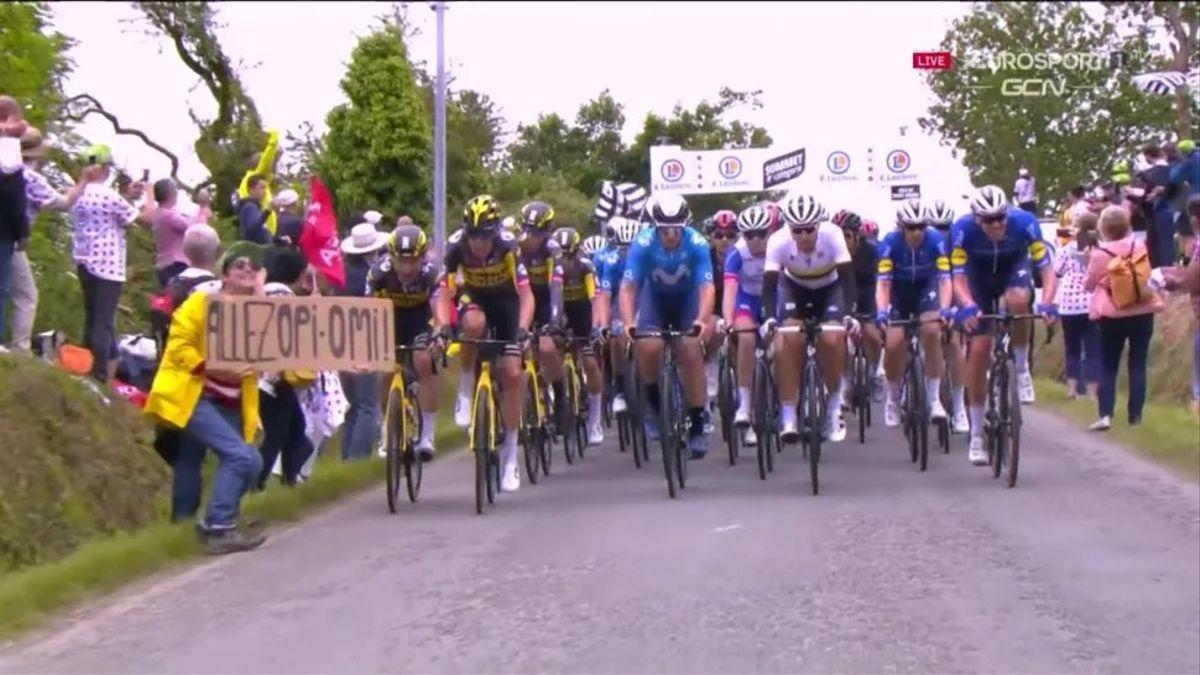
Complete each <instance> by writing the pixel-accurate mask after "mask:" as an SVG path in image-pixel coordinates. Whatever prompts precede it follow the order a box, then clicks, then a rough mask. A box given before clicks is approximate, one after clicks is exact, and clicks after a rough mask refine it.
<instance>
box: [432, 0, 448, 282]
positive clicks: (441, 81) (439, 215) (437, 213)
mask: <svg viewBox="0 0 1200 675" xmlns="http://www.w3.org/2000/svg"><path fill="white" fill-rule="evenodd" d="M432 9H433V11H434V12H436V13H437V82H435V83H434V92H433V242H434V248H435V249H436V250H437V252H438V256H439V258H440V257H441V256H442V255H443V254H444V253H445V249H446V60H445V56H446V50H445V24H446V3H445V2H444V1H443V0H438V1H437V2H434V3H433V5H432Z"/></svg>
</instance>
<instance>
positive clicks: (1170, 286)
mask: <svg viewBox="0 0 1200 675" xmlns="http://www.w3.org/2000/svg"><path fill="white" fill-rule="evenodd" d="M1188 218H1189V219H1190V220H1191V227H1192V231H1193V232H1195V231H1196V230H1197V229H1198V228H1200V194H1193V195H1192V197H1191V199H1189V200H1188ZM1165 277H1166V279H1165V281H1166V287H1167V290H1169V291H1183V292H1185V293H1189V294H1191V296H1192V312H1193V313H1194V319H1195V321H1196V323H1197V325H1198V326H1200V237H1193V238H1192V249H1191V260H1190V261H1189V262H1188V264H1187V267H1185V268H1179V267H1176V268H1174V269H1171V270H1168V271H1167V273H1166V274H1165ZM1192 333H1193V336H1192V412H1195V413H1200V330H1197V329H1194V330H1193V331H1192Z"/></svg>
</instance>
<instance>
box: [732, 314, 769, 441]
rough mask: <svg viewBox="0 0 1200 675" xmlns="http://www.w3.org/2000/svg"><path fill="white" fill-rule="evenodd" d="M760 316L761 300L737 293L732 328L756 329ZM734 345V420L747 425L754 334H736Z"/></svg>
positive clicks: (752, 371)
mask: <svg viewBox="0 0 1200 675" xmlns="http://www.w3.org/2000/svg"><path fill="white" fill-rule="evenodd" d="M761 315H762V299H761V298H759V297H757V296H753V295H747V294H743V293H742V292H741V291H738V298H737V309H736V310H735V311H734V317H733V327H734V328H735V329H737V330H744V329H754V328H758V317H760V316H761ZM736 344H737V388H738V409H737V413H736V414H735V415H734V418H735V419H736V420H738V421H739V422H740V423H745V424H749V422H750V400H751V398H752V396H751V394H750V387H751V386H752V385H753V384H754V346H755V335H754V333H738V335H737V343H736Z"/></svg>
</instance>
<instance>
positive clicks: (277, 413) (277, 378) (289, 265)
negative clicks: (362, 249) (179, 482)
mask: <svg viewBox="0 0 1200 675" xmlns="http://www.w3.org/2000/svg"><path fill="white" fill-rule="evenodd" d="M266 269H267V285H266V286H265V287H264V288H263V291H264V293H265V294H266V295H267V296H268V297H276V296H287V295H312V292H313V286H314V285H315V283H316V278H315V274H314V272H313V269H312V267H311V266H310V265H309V264H308V259H307V258H305V257H304V253H303V252H302V251H300V249H298V248H292V247H290V246H273V247H271V249H270V250H268V252H267V258H266ZM316 381H317V373H316V372H314V371H308V370H286V371H283V372H280V373H264V374H263V375H262V376H261V377H260V378H259V385H258V388H259V389H260V390H261V391H262V394H260V396H259V406H258V410H259V415H260V416H261V417H262V422H263V439H262V443H260V444H259V446H258V452H259V454H260V455H262V460H263V464H262V470H260V471H259V474H258V480H257V483H256V485H257V488H258V489H259V490H263V489H266V487H267V478H269V477H270V476H271V468H272V467H274V466H275V459H276V458H277V457H281V465H282V466H281V470H282V473H283V484H284V485H295V484H296V478H297V476H298V475H299V474H300V469H301V467H303V466H304V463H305V462H306V461H308V457H309V455H311V454H312V452H313V446H312V444H311V443H310V442H309V440H308V436H307V435H306V434H305V431H306V429H305V422H304V411H303V410H302V409H301V408H300V398H299V392H300V390H303V389H306V388H308V387H311V386H312V385H313V384H314V383H315V382H316Z"/></svg>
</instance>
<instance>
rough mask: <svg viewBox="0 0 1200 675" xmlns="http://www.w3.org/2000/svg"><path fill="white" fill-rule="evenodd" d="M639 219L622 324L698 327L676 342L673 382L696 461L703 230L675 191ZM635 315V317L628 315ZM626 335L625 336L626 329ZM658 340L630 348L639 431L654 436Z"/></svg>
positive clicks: (706, 325)
mask: <svg viewBox="0 0 1200 675" xmlns="http://www.w3.org/2000/svg"><path fill="white" fill-rule="evenodd" d="M644 219H645V220H646V221H647V222H648V223H649V224H650V225H652V226H653V227H652V228H647V229H644V230H642V231H641V232H639V233H638V235H637V238H636V239H634V242H633V246H632V247H630V249H629V258H628V260H627V261H626V263H625V272H624V276H623V277H622V280H621V295H620V308H621V320H622V321H623V322H624V324H625V330H626V331H627V332H629V333H632V332H633V330H634V328H635V326H636V330H638V331H644V330H646V331H648V330H654V329H666V330H676V331H687V330H689V329H693V330H698V331H699V337H698V338H697V337H686V338H683V339H681V340H680V341H679V345H678V349H679V364H680V373H679V376H680V383H681V384H682V385H683V392H684V399H685V400H686V402H687V414H688V421H689V434H688V448H689V449H690V450H691V454H692V457H693V458H696V459H699V458H701V457H703V456H704V455H705V453H707V451H708V447H707V444H706V443H705V439H704V425H705V422H706V419H705V418H706V415H705V411H704V403H705V396H704V394H705V391H704V368H703V363H702V358H703V357H702V354H701V349H700V345H701V344H702V343H703V342H705V341H707V340H708V338H709V334H710V333H711V332H712V329H711V326H712V312H713V306H714V305H713V300H714V296H715V293H716V289H715V288H714V283H713V271H712V257H711V253H710V252H709V246H708V242H707V241H705V239H704V235H702V234H700V233H699V232H697V231H696V230H694V229H692V228H691V227H690V224H691V219H692V212H691V209H690V208H689V207H688V204H687V202H686V201H685V200H684V199H683V197H680V196H679V195H675V194H669V193H668V194H656V195H651V196H650V198H649V199H647V201H646V206H645V211H644ZM635 315H636V319H635ZM631 337H632V335H631ZM663 347H664V345H663V342H662V340H654V339H646V340H639V341H638V342H637V344H636V346H635V352H636V355H637V356H636V357H637V360H638V372H639V373H640V375H641V379H642V380H643V381H644V382H645V383H646V401H647V403H648V404H649V405H650V411H651V414H649V415H646V416H645V419H646V435H647V437H648V438H650V439H657V438H658V424H657V423H658V413H659V401H660V398H659V384H660V383H659V382H658V376H659V370H660V366H661V362H662V354H663Z"/></svg>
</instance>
